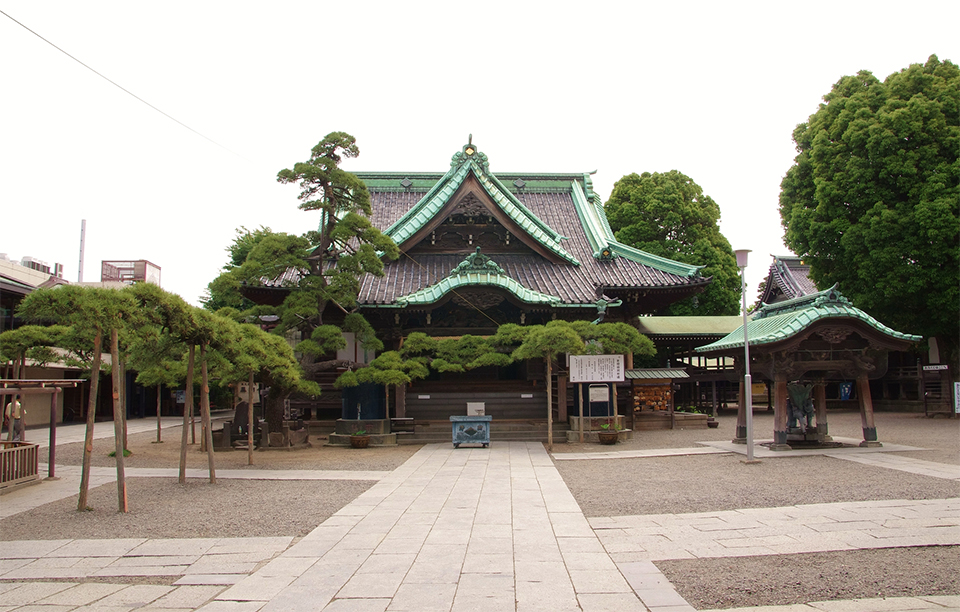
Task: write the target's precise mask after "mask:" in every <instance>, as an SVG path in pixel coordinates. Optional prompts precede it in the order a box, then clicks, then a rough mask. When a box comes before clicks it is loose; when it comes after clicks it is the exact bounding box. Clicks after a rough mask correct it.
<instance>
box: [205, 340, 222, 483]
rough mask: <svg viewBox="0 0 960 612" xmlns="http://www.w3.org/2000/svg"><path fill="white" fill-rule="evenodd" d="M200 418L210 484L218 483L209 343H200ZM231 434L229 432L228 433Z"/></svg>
mask: <svg viewBox="0 0 960 612" xmlns="http://www.w3.org/2000/svg"><path fill="white" fill-rule="evenodd" d="M200 420H201V421H202V423H203V442H204V446H206V447H207V465H208V466H209V468H210V484H217V467H216V465H215V463H216V462H215V459H214V450H213V429H212V427H211V426H210V425H211V423H210V378H209V376H208V373H207V344H206V343H204V344H201V345H200ZM227 435H229V434H227Z"/></svg>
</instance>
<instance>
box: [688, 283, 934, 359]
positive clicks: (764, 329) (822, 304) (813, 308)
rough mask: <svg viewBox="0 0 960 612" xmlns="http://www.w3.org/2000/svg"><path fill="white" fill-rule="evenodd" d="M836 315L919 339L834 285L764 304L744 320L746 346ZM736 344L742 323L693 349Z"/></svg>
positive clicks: (711, 349)
mask: <svg viewBox="0 0 960 612" xmlns="http://www.w3.org/2000/svg"><path fill="white" fill-rule="evenodd" d="M840 318H844V319H856V320H858V321H861V322H863V323H866V324H867V325H869V326H870V327H872V328H873V329H875V330H877V331H878V332H880V333H882V334H885V335H887V336H889V337H891V338H895V339H897V340H904V341H907V342H918V341H919V340H921V339H922V338H921V337H920V336H915V335H913V334H904V333H901V332H898V331H895V330H893V329H891V328H889V327H887V326H886V325H884V324H882V323H880V322H879V321H877V320H876V319H874V318H873V317H871V316H870V315H868V314H867V313H865V312H863V311H862V310H860V309H859V308H857V307H855V306H854V305H853V304H851V303H850V301H849V300H847V298H845V297H843V296H842V295H841V294H840V292H839V291H838V290H837V287H836V285H834V286H833V287H831V288H830V289H827V290H825V291H820V292H819V293H813V294H810V295H805V296H803V297H799V298H795V299H792V300H787V301H786V302H778V303H776V304H764V305H763V306H762V307H761V308H760V311H759V312H757V314H755V315H754V316H753V318H752V319H751V320H749V321H748V322H747V337H748V341H749V342H750V346H762V345H765V344H773V343H775V342H780V341H783V340H786V339H788V338H791V337H793V336H796V335H797V334H799V333H800V332H802V331H803V330H805V329H807V328H808V327H810V326H811V325H813V324H814V323H816V322H818V321H822V320H824V319H840ZM736 348H743V325H741V326H740V327H738V328H737V329H736V330H735V331H733V332H731V333H730V334H728V335H727V336H726V337H724V338H722V339H720V340H717V341H716V342H714V343H713V344H708V345H706V346H701V347H699V348H697V349H696V350H697V352H698V353H713V352H718V351H725V350H731V349H736Z"/></svg>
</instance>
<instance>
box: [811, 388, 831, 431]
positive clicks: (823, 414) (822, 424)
mask: <svg viewBox="0 0 960 612" xmlns="http://www.w3.org/2000/svg"><path fill="white" fill-rule="evenodd" d="M813 404H814V408H815V409H816V411H817V413H816V414H817V437H818V438H819V439H820V440H819V441H820V443H821V444H822V443H824V442H830V441H832V440H833V438H831V437H830V430H829V429H828V426H827V386H826V385H825V384H824V383H823V381H819V382H817V383H816V384H815V385H814V387H813Z"/></svg>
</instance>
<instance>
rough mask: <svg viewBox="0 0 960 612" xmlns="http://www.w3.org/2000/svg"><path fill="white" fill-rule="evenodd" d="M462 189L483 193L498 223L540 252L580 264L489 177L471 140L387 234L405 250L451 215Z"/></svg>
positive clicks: (485, 163) (554, 235)
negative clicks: (512, 229)
mask: <svg viewBox="0 0 960 612" xmlns="http://www.w3.org/2000/svg"><path fill="white" fill-rule="evenodd" d="M471 178H472V179H474V181H475V183H474V181H471V180H470V179H471ZM463 190H469V191H473V192H474V193H476V192H477V191H481V192H482V194H483V195H485V196H486V198H488V199H489V201H490V202H491V203H492V204H493V205H494V206H495V209H489V210H490V212H491V213H492V214H493V215H494V216H496V217H498V220H500V221H501V222H506V223H511V224H514V225H516V226H517V227H518V228H519V229H520V230H521V231H522V232H523V233H524V234H526V236H528V237H529V240H530V241H531V242H532V243H533V244H532V246H534V247H537V246H539V247H541V248H540V249H537V250H541V249H542V250H545V251H546V252H545V254H546V255H548V256H549V258H550V259H555V260H558V261H566V262H567V263H570V264H574V265H579V263H580V262H578V261H577V259H576V257H574V256H573V255H571V254H570V253H569V252H568V251H567V250H566V249H564V248H563V247H562V246H561V244H560V242H561V240H565V239H566V238H565V237H564V236H561V235H560V234H558V233H557V232H555V231H554V230H553V229H551V228H550V227H549V226H548V225H547V224H546V223H544V222H543V221H542V220H540V219H539V218H537V216H536V215H534V214H533V213H532V212H531V211H530V209H528V208H527V207H526V206H524V205H523V204H522V203H521V202H520V200H519V199H517V197H516V196H514V195H513V194H512V193H511V192H510V190H509V189H507V188H506V187H505V186H504V185H503V184H502V183H500V181H499V180H497V178H496V177H495V176H494V175H492V174H490V171H489V161H488V160H487V156H486V154H484V153H481V152H480V151H478V150H477V148H476V147H475V146H474V145H473V143H472V137H471V139H470V142H468V143H467V144H466V145H464V146H463V149H462V150H461V151H459V152H457V153H455V154H454V155H453V158H452V159H451V161H450V170H449V171H447V173H446V174H445V175H444V176H443V178H441V179H440V180H439V181H437V183H436V184H435V185H434V186H433V187H432V188H431V189H430V191H428V192H427V194H426V195H424V196H423V197H422V198H421V199H420V201H419V202H418V203H417V204H416V205H415V206H414V207H412V208H411V209H410V210H408V211H407V212H406V213H405V214H404V215H403V216H402V217H400V219H398V220H397V221H396V222H395V223H393V224H392V225H391V226H390V227H389V228H387V230H386V231H385V232H384V233H385V234H386V235H388V236H390V237H391V238H393V240H394V242H396V243H397V244H398V245H400V247H401V248H404V245H405V243H408V242H410V241H411V240H415V239H416V238H417V237H418V236H422V235H423V234H424V232H425V231H427V230H429V229H432V227H435V226H436V225H438V224H439V223H440V222H442V221H443V219H444V218H445V217H446V216H447V215H449V214H451V213H452V212H453V211H454V210H455V207H456V206H459V205H460V204H461V201H460V200H456V201H455V200H454V196H455V194H458V193H460V192H462V191H463ZM443 213H446V214H443Z"/></svg>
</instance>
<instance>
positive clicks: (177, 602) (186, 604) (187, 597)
mask: <svg viewBox="0 0 960 612" xmlns="http://www.w3.org/2000/svg"><path fill="white" fill-rule="evenodd" d="M222 590H223V587H221V586H216V585H209V586H207V585H196V586H194V585H190V586H178V587H176V588H174V589H173V590H171V591H170V592H169V593H167V594H166V595H164V596H162V597H160V598H158V599H157V600H156V601H153V602H152V603H150V604H148V605H146V606H144V607H143V609H144V610H150V611H151V612H155V611H157V610H158V608H159V609H163V610H169V609H177V608H186V609H189V610H193V609H196V608H199V607H200V606H201V605H203V604H204V603H206V602H207V601H209V600H210V599H213V598H214V597H215V596H217V595H218V594H219V593H220V591H222Z"/></svg>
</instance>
